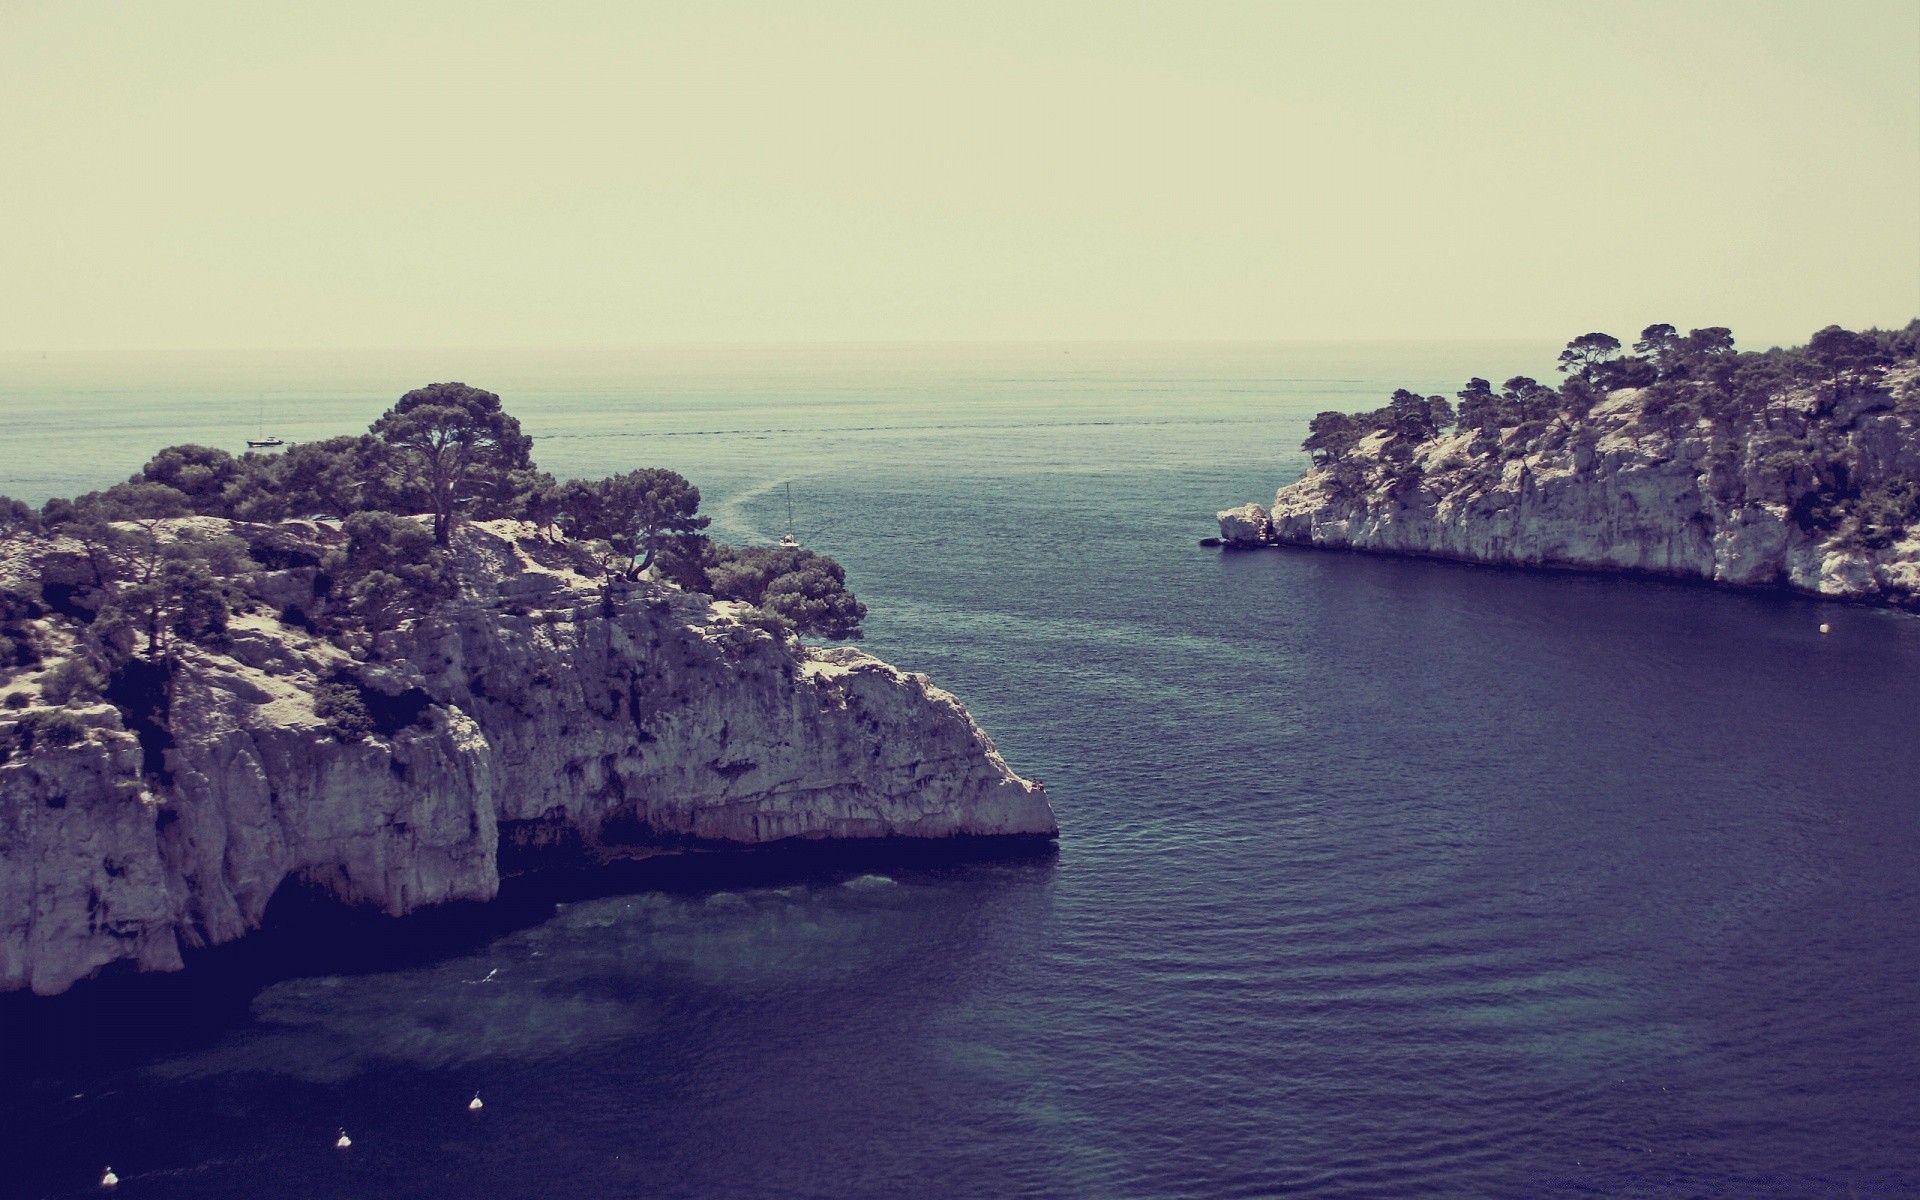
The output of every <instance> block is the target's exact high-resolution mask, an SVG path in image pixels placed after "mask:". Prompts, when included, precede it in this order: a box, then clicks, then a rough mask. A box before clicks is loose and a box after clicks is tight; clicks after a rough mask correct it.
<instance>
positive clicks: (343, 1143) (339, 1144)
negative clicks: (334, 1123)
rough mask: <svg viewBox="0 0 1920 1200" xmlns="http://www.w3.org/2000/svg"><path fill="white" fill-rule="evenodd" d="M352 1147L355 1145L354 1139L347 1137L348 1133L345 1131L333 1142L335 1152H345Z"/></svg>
mask: <svg viewBox="0 0 1920 1200" xmlns="http://www.w3.org/2000/svg"><path fill="white" fill-rule="evenodd" d="M351 1145H353V1139H352V1138H350V1137H348V1136H347V1131H346V1130H344V1129H342V1130H341V1131H340V1136H339V1137H337V1138H335V1139H334V1141H333V1148H334V1149H335V1150H345V1149H346V1148H347V1147H348V1146H351Z"/></svg>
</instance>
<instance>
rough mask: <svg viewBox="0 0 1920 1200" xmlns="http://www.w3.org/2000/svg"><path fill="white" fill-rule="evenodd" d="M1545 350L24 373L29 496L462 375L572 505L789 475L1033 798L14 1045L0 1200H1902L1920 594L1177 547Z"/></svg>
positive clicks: (376, 408)
mask: <svg viewBox="0 0 1920 1200" xmlns="http://www.w3.org/2000/svg"><path fill="white" fill-rule="evenodd" d="M1555 349H1556V348H1555V347H1553V346H1549V345H1546V344H1532V343H1424V344H1406V343H1378V344H1367V343H1324V344H1306V343H1273V344H1248V345H1239V344H1234V345H1102V344H1058V345H935V346H785V347H781V346H758V347H753V346H749V347H713V346H707V347H660V348H638V349H605V350H486V351H470V350H468V351H373V352H362V353H349V352H317V351H316V352H300V353H292V352H288V353H264V352H262V353H237V352H236V353H228V354H198V355H184V354H183V355H160V354H148V355H135V354H127V355H82V354H61V353H57V352H55V353H50V354H48V355H47V356H45V357H42V356H40V355H37V354H35V355H15V356H10V357H5V358H0V493H5V494H9V495H13V496H16V497H20V498H23V499H27V500H32V501H40V500H43V499H45V498H46V497H48V496H50V495H71V494H74V493H76V492H80V491H85V490H91V489H94V488H99V487H103V486H106V485H109V484H111V483H114V482H116V481H118V480H121V479H124V478H125V477H127V476H128V475H129V474H131V473H133V472H134V471H136V470H137V469H138V468H139V466H140V464H141V463H142V462H143V461H144V460H145V459H146V458H147V457H148V455H149V454H150V453H151V452H152V451H153V450H155V449H157V448H158V447H160V446H163V445H167V444H172V443H179V442H198V443H204V444H208V445H217V446H222V447H225V448H227V449H230V450H233V451H236V452H238V451H241V450H244V448H245V440H246V439H247V438H248V437H250V436H257V435H259V434H260V433H263V432H264V433H268V434H273V435H277V436H280V437H283V438H287V439H294V440H306V439H312V438H320V437H324V436H328V435H332V434H337V433H343V432H356V431H359V430H362V429H364V428H365V427H366V426H367V424H368V423H369V422H371V421H372V420H373V419H374V418H376V417H377V416H378V415H379V414H380V413H381V411H382V410H383V409H384V408H385V407H386V406H388V405H389V404H391V403H392V402H393V400H394V399H396V398H397V397H398V396H399V395H401V394H402V393H403V392H405V391H407V390H408V389H410V388H413V387H417V386H420V385H422V384H425V383H428V382H432V381H437V380H445V379H459V380H463V381H464V382H467V383H470V384H474V385H477V386H482V387H486V388H488V389H490V390H493V391H497V392H499V393H500V394H501V395H502V397H503V398H504V400H505V403H506V405H507V407H508V409H509V410H510V411H511V412H513V413H514V414H516V415H517V416H518V417H519V418H520V420H521V421H522V423H523V425H524V427H525V428H526V430H527V431H528V432H529V433H531V434H532V435H533V436H534V438H535V439H536V440H535V443H534V445H535V450H534V453H535V457H536V458H537V459H538V461H539V462H540V464H541V465H542V466H543V467H545V468H546V469H548V470H550V471H552V472H553V473H554V474H555V475H556V476H558V477H561V478H567V477H573V476H588V477H591V476H598V475H601V474H606V473H610V472H615V471H621V470H627V469H630V468H634V467H639V466H663V467H670V468H672V469H674V470H677V471H680V472H681V473H683V474H685V475H686V476H688V477H689V478H690V479H692V480H693V481H694V482H695V483H696V484H697V485H698V486H699V487H700V488H701V490H702V494H703V497H704V504H703V510H704V511H705V512H707V513H708V514H710V515H711V516H712V518H713V527H712V530H711V532H712V533H713V534H714V535H715V536H716V537H719V538H721V539H722V540H725V541H730V542H735V543H743V544H750V543H771V542H773V541H774V540H775V539H777V538H778V537H779V536H780V535H781V534H782V533H785V532H787V530H788V528H789V518H788V495H789V493H790V494H791V497H792V518H791V528H792V530H793V532H794V533H795V534H796V535H797V536H798V537H799V538H800V540H801V541H802V542H803V543H804V544H805V545H807V546H809V547H811V548H813V549H816V550H818V551H821V552H823V553H826V554H830V555H832V556H833V557H834V558H836V559H838V560H839V561H840V562H841V563H843V564H844V565H845V566H846V569H847V576H848V580H849V582H850V584H851V585H852V586H853V587H854V589H855V590H856V591H857V592H858V594H859V595H860V597H861V598H862V599H863V600H864V601H865V602H866V603H867V605H868V607H869V609H870V616H869V618H868V620H867V623H866V631H865V636H864V638H863V639H862V640H861V644H862V645H863V646H864V647H865V648H867V649H868V650H870V651H872V652H873V653H875V654H877V655H880V656H881V657H883V658H885V659H887V660H888V661H891V662H894V663H896V664H899V665H900V666H902V667H905V668H909V669H912V670H916V671H925V672H928V673H929V674H931V675H932V677H933V678H934V679H935V680H936V681H938V682H939V683H940V684H941V685H942V686H944V687H947V688H949V689H951V690H952V691H954V692H955V693H957V694H958V695H959V696H960V697H961V698H962V699H963V700H964V701H965V702H966V703H967V705H968V706H969V708H970V709H971V711H972V712H973V714H974V716H975V717H976V718H977V719H978V721H979V722H980V724H981V725H982V726H983V727H984V728H985V729H986V730H987V731H988V732H989V733H990V734H991V735H992V737H993V739H994V741H995V743H996V744H997V746H998V747H999V749H1000V751H1001V752H1002V753H1003V754H1004V755H1005V756H1006V758H1007V760H1008V762H1009V763H1011V764H1012V765H1013V766H1014V767H1015V768H1016V769H1017V770H1019V771H1020V772H1022V773H1023V774H1026V775H1029V776H1035V777H1039V778H1041V779H1043V780H1044V781H1045V782H1046V785H1047V788H1048V792H1049V794H1050V795H1051V797H1052V801H1053V804H1054V806H1055V808H1056V809H1057V811H1058V813H1059V819H1060V839H1059V845H1058V850H1057V853H1055V854H1051V855H1048V854H1041V855H1021V856H1011V857H985V858H978V859H961V860H957V861H946V860H936V861H928V860H922V859H918V858H914V857H912V856H905V857H902V858H901V859H900V860H899V861H890V860H888V859H886V858H884V857H883V858H881V859H879V860H876V861H867V862H861V863H849V864H837V863H833V862H800V863H797V864H796V865H793V866H791V867H784V868H779V869H775V870H771V871H762V872H757V873H747V874H741V873H738V872H729V871H727V870H725V869H722V868H718V867H717V868H716V869H715V870H714V872H713V873H712V874H711V875H707V876H702V875H700V874H699V873H698V872H695V873H694V874H692V875H691V876H688V875H682V876H680V877H676V878H675V879H673V880H671V881H670V882H661V883H659V884H658V885H654V884H649V883H647V882H646V881H645V880H641V881H638V882H629V883H628V884H626V885H619V886H616V885H603V886H599V887H582V888H576V889H575V890H572V891H568V892H565V893H564V894H561V893H553V894H551V895H548V894H543V893H538V892H536V891H527V892H523V893H520V898H519V900H518V901H517V902H516V905H509V906H508V908H510V909H511V910H512V911H513V913H514V915H513V916H512V917H511V919H505V918H503V919H502V920H501V921H500V922H498V924H496V925H493V926H483V927H482V928H480V929H479V930H478V931H476V930H475V929H473V928H471V927H463V929H462V930H461V931H460V932H459V934H458V935H457V936H455V935H452V934H449V935H448V936H446V937H444V938H441V937H439V936H437V935H436V936H422V937H414V938H412V939H411V940H410V941H409V942H407V945H406V946H405V947H404V948H403V949H400V950H396V951H394V952H392V953H383V954H381V955H377V956H372V957H371V958H367V959H355V958H353V957H352V956H351V955H349V956H347V957H346V958H344V959H343V958H342V957H341V956H340V955H338V954H336V953H332V952H330V950H329V948H328V947H327V946H326V945H325V944H324V943H325V942H326V939H327V938H328V937H329V936H335V937H337V936H340V935H339V934H337V933H336V934H333V935H329V934H328V932H327V927H326V926H325V925H324V924H323V925H321V926H319V927H317V929H318V931H317V932H316V931H315V930H313V929H309V930H308V931H307V932H305V933H303V934H300V935H299V936H300V937H305V938H308V939H310V940H311V945H312V953H311V954H304V953H303V952H302V951H301V948H300V945H299V944H296V945H295V947H294V952H293V953H290V954H287V955H284V956H283V959H282V963H281V966H280V967H279V968H278V969H275V970H271V971H264V972H262V973H260V974H259V975H258V976H257V977H256V978H253V979H252V980H251V981H250V982H246V983H245V984H244V986H243V987H241V988H240V991H239V994H238V995H230V996H228V997H227V998H225V999H208V1000H206V1001H205V1002H204V1003H198V1002H196V1003H194V1004H182V1003H181V1002H179V1001H178V1000H177V999H176V1000H173V1001H168V1002H166V1003H161V1002H158V1001H156V1002H155V1005H154V1006H153V1007H143V1006H142V1005H141V1004H139V1003H136V1002H133V1001H126V1000H121V1001H108V1000H103V999H98V998H96V999H87V998H86V997H84V996H82V997H79V998H69V999H70V1001H71V1003H67V1002H62V1004H56V1005H53V1006H47V1005H29V1006H25V1007H24V1008H21V1007H15V1008H10V1009H7V1010H5V1011H6V1012H7V1014H8V1016H7V1020H8V1021H9V1023H10V1024H11V1028H0V1195H4V1196H7V1197H66V1196H82V1195H88V1196H91V1195H97V1194H99V1193H98V1189H97V1184H98V1181H99V1179H100V1176H101V1173H102V1171H103V1169H104V1168H105V1167H106V1166H108V1165H111V1167H112V1168H113V1170H114V1172H115V1173H116V1174H117V1176H118V1178H119V1180H120V1183H119V1187H118V1189H117V1194H119V1195H123V1196H127V1197H247V1198H249V1200H252V1198H257V1197H265V1196H287V1197H384V1198H402V1197H408V1198H411V1197H418V1198H422V1200H429V1198H432V1200H439V1198H449V1197H463V1198H471V1197H567V1198H574V1197H577V1198H582V1200H586V1198H596V1197H656V1198H660V1200H667V1198H701V1197H713V1198H731V1197H740V1198H769V1200H771V1198H789V1197H791V1198H795V1200H798V1198H820V1200H850V1198H874V1200H882V1198H894V1197H969V1198H972V1197H978V1198H996V1197H1061V1198H1088V1200H1093V1198H1140V1200H1147V1198H1173V1197H1195V1198H1202V1197H1205V1198H1212V1197H1220V1198H1227V1197H1270V1196H1289V1197H1352V1198H1376V1197H1463V1198H1507V1197H1512V1198H1516V1200H1517V1198H1532V1197H1561V1196H1568V1197H1573V1196H1578V1197H1607V1198H1622V1197H1711V1198H1720V1197H1836V1198H1839V1197H1868V1196H1874V1197H1880V1196H1920V619H1916V618H1915V617H1913V616H1910V615H1902V614H1899V613H1895V612H1891V611H1886V610H1879V609H1873V608H1864V607H1852V606H1847V605H1842V604H1836V603H1827V602H1821V601H1817V600H1812V599H1807V598H1803V597H1795V596H1788V595H1783V594H1776V593H1768V592H1746V591H1726V590H1713V589H1709V588H1705V587H1700V586H1692V585H1687V584H1682V583H1675V582H1661V581H1656V580H1648V579H1635V578H1626V577H1620V576H1609V575H1598V574H1582V573H1572V572H1564V573H1563V572H1527V571H1519V570H1508V569H1498V568H1486V567H1476V566H1469V565H1461V564H1453V563H1446V562H1436V561H1417V560H1408V559H1394V558H1386V557H1374V556H1366V555H1361V554H1352V553H1340V552H1322V551H1306V550H1272V551H1262V552H1255V553H1237V554H1235V553H1221V552H1219V551H1216V550H1211V549H1205V548H1202V547H1201V546H1200V545H1199V544H1198V542H1199V540H1200V539H1201V538H1203V537H1206V536H1208V535H1209V534H1212V533H1214V532H1215V529H1214V523H1213V514H1214V512H1215V510H1217V509H1221V508H1225V507H1228V506H1230V505H1235V504H1239V503H1243V502H1245V501H1249V500H1258V501H1262V502H1270V501H1271V498H1272V494H1273V491H1274V489H1275V488H1276V487H1277V486H1278V485H1280V484H1283V483H1286V482H1289V481H1291V480H1293V479H1295V478H1297V477H1298V476H1299V474H1300V473H1301V471H1302V470H1303V469H1304V466H1305V461H1304V457H1303V455H1302V454H1301V452H1300V450H1299V443H1300V439H1301V437H1302V436H1303V434H1304V432H1305V428H1306V424H1307V421H1308V420H1309V418H1310V417H1311V416H1312V415H1313V414H1314V413H1315V412H1318V411H1320V410H1323V409H1344V410H1354V409H1359V408H1372V407H1377V406H1378V405H1380V404H1383V403H1384V402H1385V401H1386V398H1387V396H1388V395H1389V394H1390V393H1391V392H1392V391H1393V390H1394V389H1395V388H1398V387H1403V386H1404V387H1411V388H1414V389H1416V390H1419V391H1423V392H1426V391H1442V392H1447V393H1451V392H1452V391H1454V390H1456V389H1458V388H1459V387H1460V386H1461V385H1462V384H1463V383H1464V382H1465V380H1466V379H1468V378H1469V377H1470V376H1475V375H1478V376H1482V377H1485V378H1489V379H1493V380H1496V381H1497V380H1500V379H1503V378H1506V377H1507V376H1509V375H1514V374H1529V375H1535V376H1539V377H1542V378H1548V377H1550V376H1551V374H1552V370H1551V369H1552V363H1553V359H1554V352H1555ZM1823 625H1824V626H1828V627H1830V630H1831V631H1830V632H1827V633H1823V632H1822V627H1823ZM505 911H508V910H507V909H503V912H505ZM426 920H427V921H428V923H427V924H425V925H418V926H415V927H414V928H416V929H426V930H428V931H429V933H431V932H432V930H433V929H435V928H436V927H435V926H433V925H431V918H427V919H426ZM290 936H291V935H290ZM403 940H404V939H403ZM83 991H84V989H83ZM476 1094H478V1095H479V1096H480V1097H481V1098H482V1100H483V1105H484V1106H483V1107H482V1108H481V1109H479V1110H477V1111H476V1110H472V1109H470V1108H469V1102H470V1099H471V1098H472V1097H473V1096H475V1095H476ZM343 1130H344V1131H345V1132H346V1133H347V1134H348V1135H349V1137H350V1139H351V1143H352V1145H351V1148H350V1149H345V1150H341V1149H336V1147H335V1141H336V1138H337V1137H338V1135H339V1133H340V1132H341V1131H343Z"/></svg>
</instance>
